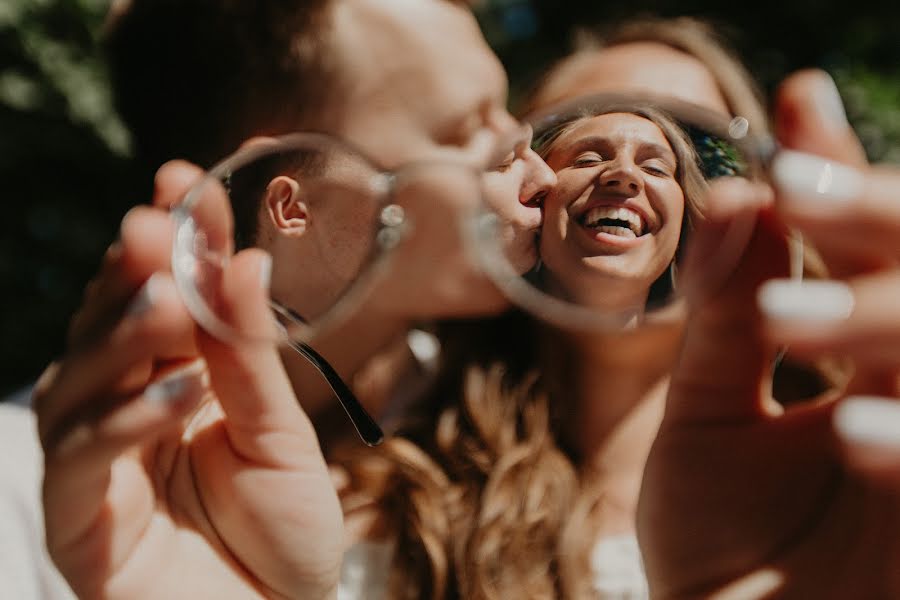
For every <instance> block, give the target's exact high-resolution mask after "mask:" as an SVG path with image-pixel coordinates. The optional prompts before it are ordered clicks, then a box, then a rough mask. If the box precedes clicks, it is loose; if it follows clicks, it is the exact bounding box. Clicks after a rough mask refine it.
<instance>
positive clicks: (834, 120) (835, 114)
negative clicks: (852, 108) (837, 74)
mask: <svg viewBox="0 0 900 600" xmlns="http://www.w3.org/2000/svg"><path fill="white" fill-rule="evenodd" d="M813 104H814V105H815V108H816V111H817V112H818V113H819V116H820V117H821V118H822V121H823V122H824V123H827V124H828V125H830V126H833V127H835V128H841V129H843V128H845V127H849V125H850V123H849V122H848V121H847V112H846V111H845V110H844V103H843V101H842V100H841V94H840V92H838V88H837V85H836V84H835V83H834V79H832V78H831V75H829V74H828V73H824V72H823V73H822V74H821V77H820V78H819V80H818V82H817V83H816V85H815V88H814V89H813Z"/></svg>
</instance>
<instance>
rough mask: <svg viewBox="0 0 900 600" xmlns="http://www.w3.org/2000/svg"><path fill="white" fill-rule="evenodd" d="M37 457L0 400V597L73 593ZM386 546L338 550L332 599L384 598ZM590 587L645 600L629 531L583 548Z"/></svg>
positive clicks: (29, 437)
mask: <svg viewBox="0 0 900 600" xmlns="http://www.w3.org/2000/svg"><path fill="white" fill-rule="evenodd" d="M42 467H43V460H42V456H41V446H40V444H39V442H38V437H37V431H36V424H35V418H34V413H33V412H32V411H31V410H30V409H28V408H26V407H23V406H17V405H15V404H12V403H0V598H16V599H17V600H38V599H41V600H63V599H64V600H70V599H72V598H74V597H75V596H74V594H73V593H72V591H71V590H70V589H69V587H68V586H67V585H66V582H65V580H63V578H62V576H61V575H60V574H59V572H58V571H57V570H56V568H55V567H54V565H53V563H52V562H51V561H50V557H49V556H48V554H47V550H46V547H45V544H44V523H43V518H42V517H43V515H42V511H41V505H40V502H41V492H40V488H41V478H42V470H43V469H42ZM393 554H394V547H393V544H391V543H386V542H362V543H358V544H355V545H354V546H352V547H351V548H350V549H349V550H348V551H347V553H346V554H345V555H344V564H343V567H342V571H341V581H340V587H339V588H338V600H363V599H364V600H379V599H383V598H384V599H386V598H387V589H388V574H389V572H390V567H391V560H392V558H393ZM591 564H592V566H593V570H594V589H596V591H597V593H598V595H599V596H600V597H601V598H604V599H614V600H645V599H647V598H648V597H649V596H648V592H647V583H646V581H645V578H644V570H643V564H642V562H641V555H640V552H639V550H638V545H637V541H636V540H635V538H634V536H628V535H626V536H618V537H610V538H604V539H602V540H601V541H600V542H599V543H597V545H596V546H595V547H594V550H593V552H592V553H591Z"/></svg>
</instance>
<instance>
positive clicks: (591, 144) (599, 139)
mask: <svg viewBox="0 0 900 600" xmlns="http://www.w3.org/2000/svg"><path fill="white" fill-rule="evenodd" d="M611 146H613V143H612V141H611V140H610V139H609V138H607V137H603V136H601V135H589V136H587V137H583V138H579V139H577V140H575V141H574V142H573V143H572V144H571V145H569V147H568V148H566V147H565V146H563V145H561V147H560V148H559V149H560V150H564V151H567V152H581V151H582V150H589V149H592V148H602V149H606V148H609V147H611Z"/></svg>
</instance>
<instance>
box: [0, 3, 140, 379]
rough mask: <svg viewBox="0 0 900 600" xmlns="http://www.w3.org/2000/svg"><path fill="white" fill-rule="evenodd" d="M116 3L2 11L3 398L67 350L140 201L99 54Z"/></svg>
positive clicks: (12, 6) (2, 7)
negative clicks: (91, 286) (69, 332)
mask: <svg viewBox="0 0 900 600" xmlns="http://www.w3.org/2000/svg"><path fill="white" fill-rule="evenodd" d="M107 6H108V2H104V1H100V0H80V1H61V0H60V1H52V0H30V1H24V0H4V1H3V2H2V3H0V132H2V135H0V179H2V181H3V184H4V189H5V193H4V197H5V200H6V202H5V203H4V206H5V215H4V218H3V219H0V231H2V236H0V244H2V246H0V281H3V282H4V285H3V287H4V289H5V290H6V292H5V293H4V294H3V296H2V299H0V331H2V335H3V338H2V340H3V343H2V344H0V391H2V392H4V393H6V392H9V391H11V390H12V389H14V388H15V387H17V386H20V385H22V384H25V383H28V382H29V381H31V380H32V379H33V378H34V377H35V376H36V375H37V374H38V373H39V372H40V369H41V368H42V366H43V365H45V364H46V363H47V362H48V361H49V360H50V359H51V358H52V357H53V356H55V355H57V354H58V353H59V352H61V351H62V348H63V339H64V334H65V328H66V323H67V322H68V319H69V317H70V316H71V313H72V311H73V310H74V309H75V308H76V307H77V305H78V302H79V300H80V297H81V290H82V289H83V287H84V283H85V281H86V280H87V278H88V277H90V275H91V274H92V273H93V272H94V271H95V270H96V267H97V265H98V263H99V259H100V257H101V256H102V253H103V251H104V249H105V248H106V246H107V245H108V244H109V243H110V241H111V240H112V239H113V238H114V237H115V234H116V226H117V223H118V220H119V218H120V216H121V214H122V213H123V212H124V210H125V209H126V208H127V207H128V206H129V205H130V204H131V203H132V202H131V201H132V200H133V199H134V196H133V195H132V194H131V193H129V192H128V189H129V188H127V187H125V186H126V185H131V186H132V188H131V189H134V182H133V181H132V178H131V177H129V176H128V170H129V167H128V162H127V155H128V137H127V134H126V132H125V130H124V128H123V127H122V125H121V124H120V123H119V121H118V119H117V118H116V117H115V114H114V111H113V110H112V105H111V101H110V94H109V90H108V86H107V84H106V77H105V73H104V70H103V66H102V61H101V60H100V57H99V52H98V43H97V40H98V35H99V32H100V29H101V25H102V22H103V18H104V15H105V13H106V9H107Z"/></svg>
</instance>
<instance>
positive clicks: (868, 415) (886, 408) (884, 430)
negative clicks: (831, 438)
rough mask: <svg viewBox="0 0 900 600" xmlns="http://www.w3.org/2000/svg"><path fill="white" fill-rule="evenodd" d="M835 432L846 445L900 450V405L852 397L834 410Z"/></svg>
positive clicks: (873, 397)
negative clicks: (854, 444) (855, 444)
mask: <svg viewBox="0 0 900 600" xmlns="http://www.w3.org/2000/svg"><path fill="white" fill-rule="evenodd" d="M833 424H834V430H835V432H837V435H838V437H840V438H841V439H843V440H844V441H846V442H850V443H857V444H862V445H872V446H880V447H883V448H892V449H900V402H898V400H897V399H896V398H882V397H878V396H850V397H848V398H846V399H845V400H844V401H843V402H841V404H840V406H838V407H837V408H836V409H835V411H834V417H833Z"/></svg>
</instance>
